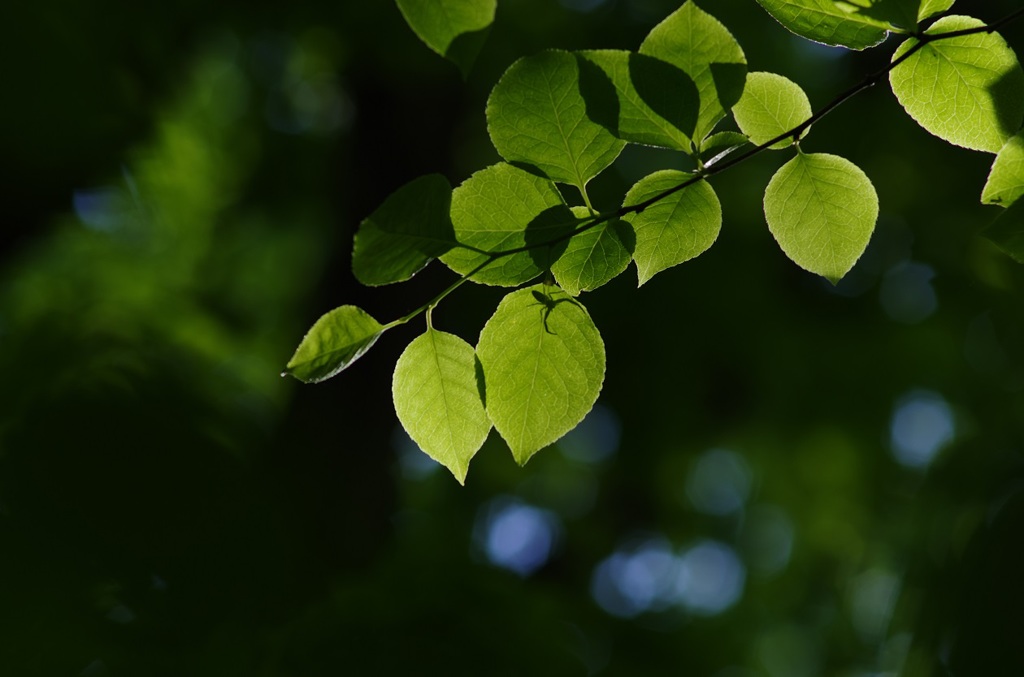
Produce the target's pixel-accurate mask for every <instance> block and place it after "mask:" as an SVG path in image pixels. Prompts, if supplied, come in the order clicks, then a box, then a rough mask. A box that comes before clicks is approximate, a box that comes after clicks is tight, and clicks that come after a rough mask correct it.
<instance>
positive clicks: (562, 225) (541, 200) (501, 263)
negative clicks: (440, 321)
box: [441, 162, 576, 287]
mask: <svg viewBox="0 0 1024 677" xmlns="http://www.w3.org/2000/svg"><path fill="white" fill-rule="evenodd" d="M451 216H452V224H453V225H454V227H455V238H456V240H458V242H459V244H460V245H461V246H459V247H456V248H455V249H452V250H451V251H450V252H448V253H447V254H445V255H444V256H442V257H441V261H442V262H443V263H444V264H445V265H446V266H448V267H449V268H451V269H452V270H454V271H455V272H456V273H459V274H460V275H468V274H469V273H471V272H473V271H474V270H476V269H477V267H478V266H480V265H482V264H484V263H486V262H487V260H488V259H489V258H490V257H489V255H488V252H498V251H506V250H510V249H516V248H520V247H525V246H527V245H529V246H533V247H534V248H533V249H530V250H528V251H522V252H518V253H516V254H512V255H510V256H504V257H501V258H498V259H496V260H495V261H494V262H493V263H491V264H490V265H488V266H487V267H486V268H484V269H483V270H480V271H479V272H477V273H475V274H474V275H473V276H472V279H473V280H474V281H475V282H479V283H482V284H491V285H498V286H503V287H514V286H516V285H520V284H522V283H524V282H529V281H530V280H532V279H533V278H535V277H537V276H538V275H540V274H541V273H543V272H544V271H546V270H548V268H550V267H551V264H552V263H553V262H554V261H555V260H556V259H557V258H558V256H559V255H560V254H561V253H562V252H563V251H564V250H565V246H566V243H565V240H562V241H560V242H557V243H554V244H552V245H550V246H539V245H541V244H542V243H545V242H548V241H551V240H553V239H557V238H559V237H562V236H566V235H568V234H569V233H571V232H572V230H573V227H574V226H575V223H576V219H575V217H574V216H573V215H572V212H570V211H569V208H568V207H567V206H566V205H565V203H564V202H563V200H562V196H561V195H560V194H559V192H558V190H557V189H556V188H555V186H554V184H553V183H551V182H550V181H548V180H547V179H544V178H541V177H539V176H535V175H533V174H530V173H529V172H527V171H524V170H522V169H519V168H517V167H513V166H512V165H509V164H505V163H503V162H502V163H498V164H496V165H491V166H490V167H487V168H486V169H482V170H480V171H478V172H477V173H475V174H473V175H472V176H471V177H469V178H468V179H466V180H465V181H464V182H463V183H462V185H461V186H459V187H458V188H456V189H455V191H454V192H453V193H452V211H451ZM566 239H568V238H566Z"/></svg>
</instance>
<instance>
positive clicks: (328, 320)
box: [281, 306, 387, 383]
mask: <svg viewBox="0 0 1024 677" xmlns="http://www.w3.org/2000/svg"><path fill="white" fill-rule="evenodd" d="M386 329H387V327H384V326H381V324H380V322H378V321H377V320H375V319H373V318H372V317H371V316H370V315H369V314H368V313H367V312H366V311H365V310H363V309H362V308H357V307H356V306H341V307H340V308H335V309H334V310H332V311H331V312H329V313H327V314H326V315H324V316H322V317H321V318H320V319H319V320H317V321H316V323H315V324H314V325H313V326H312V328H310V330H309V331H308V332H306V336H305V337H304V338H303V339H302V342H301V343H300V344H299V347H298V348H297V349H296V350H295V354H294V355H292V359H290V360H288V364H287V365H286V366H285V368H284V373H283V374H281V375H282V376H284V375H285V374H291V375H292V376H294V377H295V378H297V379H299V380H300V381H302V382H304V383H319V382H320V381H324V380H326V379H329V378H330V377H332V376H334V375H335V374H337V373H338V372H340V371H342V370H343V369H347V368H348V367H349V366H350V365H351V364H352V363H353V362H355V361H356V360H358V359H359V358H360V357H362V355H363V353H365V352H366V351H367V350H369V349H370V348H371V347H372V346H373V344H374V343H376V342H377V339H378V338H379V337H380V335H381V334H383V333H384V331H385V330H386Z"/></svg>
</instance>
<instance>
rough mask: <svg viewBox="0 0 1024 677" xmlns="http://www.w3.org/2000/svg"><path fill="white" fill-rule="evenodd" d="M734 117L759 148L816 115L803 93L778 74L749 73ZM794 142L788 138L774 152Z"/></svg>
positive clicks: (779, 143)
mask: <svg viewBox="0 0 1024 677" xmlns="http://www.w3.org/2000/svg"><path fill="white" fill-rule="evenodd" d="M732 114H733V116H734V117H735V118H736V124H737V125H739V127H740V129H742V130H743V133H744V134H746V135H747V136H748V137H750V142H751V143H753V144H755V145H758V146H760V145H761V144H763V143H767V142H768V141H771V140H772V139H774V138H775V137H777V136H779V135H780V134H784V133H786V132H788V131H789V130H791V129H793V128H795V127H796V126H797V125H799V124H800V123H802V122H806V121H807V120H808V119H810V117H811V115H813V114H814V112H813V111H812V110H811V102H810V101H808V100H807V95H806V94H804V90H802V89H801V88H800V86H799V85H798V84H796V83H795V82H793V81H792V80H789V79H787V78H784V77H782V76H781V75H776V74H775V73H750V74H748V75H747V86H746V87H745V88H744V89H743V96H742V97H741V98H740V100H739V102H738V103H737V104H736V105H735V106H734V107H733V109H732ZM805 133H806V132H805ZM793 142H794V139H792V138H787V139H784V140H782V141H779V142H778V143H776V144H774V145H773V146H771V148H773V149H776V150H777V149H780V148H786V147H787V146H791V145H792V144H793Z"/></svg>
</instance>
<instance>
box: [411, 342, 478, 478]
mask: <svg viewBox="0 0 1024 677" xmlns="http://www.w3.org/2000/svg"><path fill="white" fill-rule="evenodd" d="M482 387H483V383H482V382H481V381H480V380H479V379H478V373H477V362H476V353H475V352H474V351H473V347H472V346H471V345H469V344H468V343H466V342H465V341H463V340H462V339H461V338H459V337H458V336H453V335H452V334H446V333H445V332H442V331H437V330H435V329H428V330H427V333H425V334H423V335H422V336H419V337H417V338H416V339H415V340H414V341H413V342H412V343H410V344H409V346H408V347H407V348H406V349H405V351H404V352H403V353H402V356H401V357H399V358H398V364H397V365H396V366H395V375H394V378H393V379H392V382H391V394H392V397H393V398H394V401H395V413H397V414H398V420H399V421H401V422H402V427H403V428H405V431H406V432H407V433H409V437H411V438H412V439H413V441H414V442H416V444H418V445H419V447H420V449H422V450H423V451H424V452H425V453H426V454H427V455H428V456H430V457H431V458H432V459H434V460H435V461H437V462H438V463H440V464H441V465H443V466H444V467H446V468H448V470H450V471H451V472H452V474H453V475H455V479H457V480H458V481H459V483H460V484H464V483H465V481H466V472H467V471H468V470H469V462H470V460H471V459H472V458H473V455H474V454H476V452H477V450H479V449H480V447H481V445H483V443H484V440H486V439H487V433H488V432H490V430H491V420H490V419H489V418H487V412H486V411H485V410H484V400H483V394H482Z"/></svg>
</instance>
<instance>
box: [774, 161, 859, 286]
mask: <svg viewBox="0 0 1024 677" xmlns="http://www.w3.org/2000/svg"><path fill="white" fill-rule="evenodd" d="M764 215H765V218H766V219H767V220H768V228H769V230H771V232H772V235H774V236H775V239H776V241H778V243H779V246H780V247H782V251H784V252H785V253H786V256H788V257H789V258H790V259H792V260H793V262H795V263H796V264H797V265H798V266H800V267H801V268H804V269H805V270H809V271H811V272H812V273H817V274H818V275H822V276H824V277H826V278H827V279H828V280H829V281H831V282H832V284H836V283H837V282H839V280H840V279H841V278H842V277H843V275H845V274H846V273H847V272H849V270H850V269H851V268H853V264H855V263H856V262H857V259H859V258H860V255H861V254H863V253H864V249H865V248H866V247H867V245H868V240H870V239H871V233H872V231H873V230H874V228H875V221H876V220H877V218H878V196H877V195H876V194H875V188H874V186H872V185H871V181H870V179H868V177H867V176H866V175H865V174H864V172H862V171H861V170H860V169H859V168H858V167H857V166H856V165H855V164H853V163H852V162H850V161H849V160H846V159H844V158H841V157H837V156H835V155H827V154H825V153H817V154H814V155H805V154H803V153H799V154H798V155H797V156H796V157H795V158H793V159H792V160H790V161H789V162H787V163H786V164H785V165H783V166H782V168H781V169H779V171H778V172H776V174H775V176H773V177H772V180H771V181H770V182H769V183H768V188H767V189H766V190H765V193H764Z"/></svg>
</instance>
